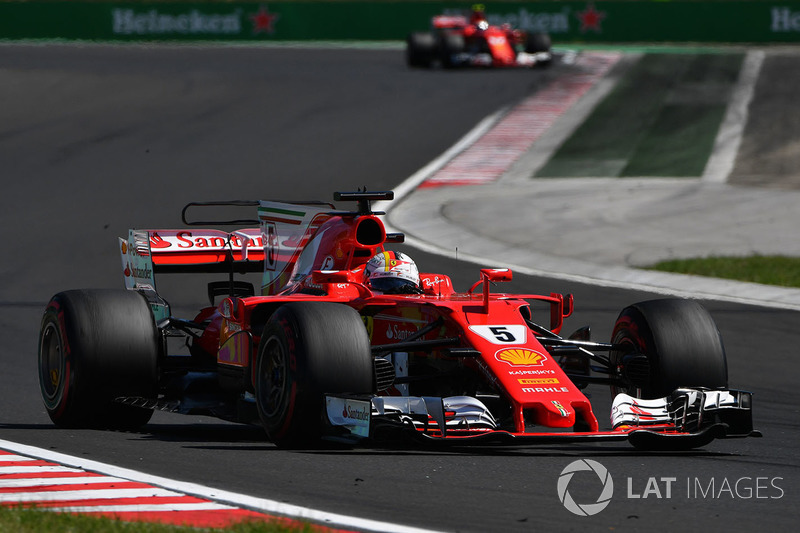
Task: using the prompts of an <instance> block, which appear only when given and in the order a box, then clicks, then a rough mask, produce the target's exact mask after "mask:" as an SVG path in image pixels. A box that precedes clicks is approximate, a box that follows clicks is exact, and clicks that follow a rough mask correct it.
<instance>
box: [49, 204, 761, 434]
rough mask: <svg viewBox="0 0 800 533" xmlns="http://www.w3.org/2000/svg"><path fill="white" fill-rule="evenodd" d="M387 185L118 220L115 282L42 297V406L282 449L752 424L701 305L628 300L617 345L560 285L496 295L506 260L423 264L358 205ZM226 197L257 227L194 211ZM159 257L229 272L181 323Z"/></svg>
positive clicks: (54, 413)
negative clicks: (178, 424) (604, 412)
mask: <svg viewBox="0 0 800 533" xmlns="http://www.w3.org/2000/svg"><path fill="white" fill-rule="evenodd" d="M392 197H393V194H392V193H391V192H384V193H369V192H354V193H337V194H336V195H335V200H337V201H355V202H357V205H358V208H357V209H356V210H355V211H337V210H335V209H334V207H333V205H330V204H322V203H285V202H272V201H262V202H238V203H237V202H233V203H231V202H222V203H217V204H207V203H206V204H190V205H189V206H187V207H186V208H185V209H184V212H183V221H184V223H186V224H187V227H186V228H184V229H178V230H130V232H129V235H128V237H127V238H125V239H120V252H121V254H122V267H123V271H124V276H125V283H126V288H127V290H122V289H120V290H72V291H66V292H62V293H59V294H57V295H55V296H54V297H53V298H52V300H51V301H50V303H49V304H48V306H47V308H46V311H45V313H44V317H43V320H42V327H41V334H40V339H39V380H40V384H41V391H42V396H43V399H44V403H45V405H46V407H47V411H48V413H49V415H50V417H51V418H52V420H53V421H54V422H55V423H56V424H57V425H59V426H67V427H75V426H78V427H86V426H90V427H108V428H135V427H138V426H141V425H143V424H145V423H146V422H147V421H148V420H149V418H150V416H151V414H152V410H153V409H162V410H169V411H174V412H178V413H186V414H205V415H211V416H216V417H219V418H222V419H226V420H232V421H237V422H243V423H254V424H261V425H262V426H263V427H264V429H265V430H266V433H267V435H268V437H269V439H270V440H272V441H273V442H275V443H277V444H278V445H282V446H301V445H308V444H313V443H316V442H319V440H320V439H334V440H338V441H346V442H358V441H360V440H370V439H373V440H375V441H381V440H384V441H385V440H389V441H391V440H393V439H405V438H407V437H410V438H411V439H416V440H419V441H422V442H437V443H449V444H458V445H467V444H478V443H480V444H491V445H495V444H524V443H556V442H559V443H560V442H576V441H578V442H583V441H598V440H600V441H606V440H628V441H630V442H631V443H632V444H633V445H634V446H637V447H640V448H647V449H664V448H667V449H682V448H692V447H698V446H703V445H705V444H707V443H708V442H710V441H711V440H713V439H714V438H722V437H744V436H749V435H757V432H754V431H753V429H752V417H751V394H750V393H748V392H743V391H737V390H728V389H727V388H726V387H727V366H726V359H725V352H724V350H723V346H722V342H721V340H720V336H719V333H718V331H717V329H716V327H715V325H714V322H713V321H712V319H711V318H710V316H709V314H708V313H707V312H706V311H705V310H704V309H703V308H702V307H701V306H700V305H698V304H697V303H695V302H693V301H689V300H679V299H667V300H654V301H647V302H642V303H638V304H635V305H632V306H630V307H628V308H626V309H624V310H623V311H622V313H621V314H620V315H619V318H618V320H617V323H616V326H615V327H614V331H613V338H612V339H611V342H610V343H597V342H592V341H590V340H589V338H588V337H589V333H588V328H583V329H580V330H578V331H577V332H576V333H575V334H574V335H572V336H569V337H564V336H562V335H561V334H560V330H561V327H562V323H563V320H564V318H565V317H567V316H570V314H571V313H572V309H573V300H572V297H571V296H569V295H567V296H564V295H561V294H550V295H536V294H498V293H494V292H492V291H491V286H492V284H495V283H499V282H504V281H508V280H510V279H511V277H512V273H511V272H510V271H509V270H507V269H491V268H487V269H482V270H480V273H479V276H478V279H477V280H476V282H475V284H474V285H472V287H469V288H468V289H467V290H466V291H465V292H458V291H456V290H455V289H454V287H453V285H452V283H451V279H450V278H449V277H448V276H447V275H445V274H426V273H422V274H420V273H418V271H417V270H416V265H415V264H414V263H413V261H412V260H411V259H410V258H408V257H407V256H405V255H404V254H402V253H400V252H394V251H389V250H387V245H388V244H391V243H399V242H402V240H403V236H402V234H387V233H386V230H385V227H384V225H383V223H382V221H381V219H380V218H379V215H380V214H381V213H376V212H373V211H372V209H371V207H370V202H372V201H375V200H389V199H391V198H392ZM232 204H234V205H237V206H252V209H253V211H255V210H256V208H257V212H258V219H257V220H252V221H246V220H245V221H243V220H237V221H230V223H231V224H233V225H237V226H239V227H240V226H242V225H249V224H252V225H257V226H258V227H251V228H245V229H235V230H233V231H221V230H216V229H204V228H202V227H198V225H199V226H206V225H209V224H210V223H209V222H189V221H187V214H188V213H197V212H198V210H199V211H200V212H203V210H209V209H212V208H213V209H216V207H215V206H220V205H225V206H230V205H232ZM215 212H216V211H215ZM217 224H223V222H217ZM162 272H163V273H170V272H172V273H191V272H201V273H217V274H220V275H221V276H222V277H223V279H221V280H219V281H211V282H210V283H208V299H209V305H208V306H207V307H204V308H203V309H200V310H199V311H198V312H197V313H196V315H195V316H193V317H191V318H188V319H186V318H178V317H175V316H173V315H172V313H171V312H170V305H169V304H168V303H167V302H166V301H165V300H164V299H163V298H162V297H161V296H160V295H159V292H157V290H156V284H155V276H154V274H156V273H162ZM248 272H251V273H253V272H260V273H261V274H262V282H261V285H262V286H261V291H260V293H261V294H260V295H255V290H254V286H253V284H252V283H250V282H247V281H243V280H242V279H239V278H240V275H239V274H240V273H245V274H246V273H248ZM252 275H253V274H251V276H252ZM218 300H219V301H218ZM540 315H541V316H540ZM542 322H544V323H545V324H546V325H543V324H542ZM589 383H603V384H607V385H609V386H610V387H611V389H612V392H613V393H614V394H615V397H614V401H613V407H612V412H611V413H610V416H611V424H610V429H605V430H601V429H600V424H599V423H598V420H597V418H596V416H595V413H594V411H593V409H592V405H591V404H590V403H589V400H588V399H587V397H586V396H585V395H584V394H583V392H582V389H583V388H584V387H585V386H586V385H587V384H589Z"/></svg>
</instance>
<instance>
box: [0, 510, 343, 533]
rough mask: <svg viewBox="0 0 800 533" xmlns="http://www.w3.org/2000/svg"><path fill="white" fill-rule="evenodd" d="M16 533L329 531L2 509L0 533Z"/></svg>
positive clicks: (275, 524) (311, 527)
mask: <svg viewBox="0 0 800 533" xmlns="http://www.w3.org/2000/svg"><path fill="white" fill-rule="evenodd" d="M7 531H8V532H14V533H197V532H198V531H203V532H225V533H301V532H302V533H312V532H314V533H319V532H320V531H327V530H326V529H325V528H320V527H318V526H314V525H311V524H308V523H304V524H301V525H291V524H282V523H279V522H255V521H248V522H241V523H238V524H233V525H231V526H228V527H226V528H224V529H223V528H195V527H188V526H178V525H171V524H162V523H156V522H124V521H122V520H115V519H113V518H105V517H101V516H92V515H78V514H70V513H54V512H50V511H44V510H41V509H23V508H20V507H3V506H0V532H7Z"/></svg>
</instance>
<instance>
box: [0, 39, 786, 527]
mask: <svg viewBox="0 0 800 533" xmlns="http://www.w3.org/2000/svg"><path fill="white" fill-rule="evenodd" d="M565 68H568V67H566V66H556V67H554V68H552V69H549V70H547V71H534V72H529V71H508V72H492V71H472V72H440V71H431V72H418V71H409V70H407V69H406V68H405V67H404V65H403V63H402V60H401V56H400V54H399V53H398V52H397V51H367V50H295V49H283V48H281V49H268V48H263V49H247V48H220V49H203V48H192V47H164V48H159V47H145V46H141V47H136V46H131V47H106V46H54V45H47V46H11V45H3V46H0V80H2V83H0V102H3V104H2V106H0V169H2V176H3V177H2V181H3V194H2V196H0V207H1V209H0V228H2V230H0V231H2V242H3V245H2V262H1V263H0V325H1V326H2V328H3V332H4V342H3V345H2V348H0V369H2V370H0V413H2V414H0V438H2V439H5V440H11V441H16V442H20V443H23V444H28V445H33V446H38V447H42V448H45V449H51V450H54V451H57V452H61V453H67V454H71V455H75V456H79V457H87V458H91V459H94V460H97V461H102V462H107V463H112V464H115V465H118V466H121V467H125V468H132V469H136V470H140V471H144V472H147V473H151V474H156V475H160V476H165V477H172V478H175V479H178V480H181V481H190V482H194V483H200V484H205V485H209V486H213V487H218V488H220V489H225V490H229V491H234V492H241V493H246V494H249V495H252V496H257V497H263V498H271V499H275V500H279V501H285V502H288V503H292V504H296V505H303V506H307V507H312V508H317V509H320V510H324V511H329V512H336V513H341V514H348V515H356V516H361V517H365V518H373V519H378V520H384V521H391V522H397V523H400V524H405V525H410V526H417V527H423V528H431V529H440V530H446V531H536V530H540V529H547V530H571V529H579V528H580V529H583V528H587V527H592V528H603V529H610V528H614V529H616V530H634V529H641V528H645V527H646V528H648V529H650V530H656V531H658V530H675V529H678V528H680V529H685V528H687V527H691V528H693V529H694V528H697V529H706V530H723V529H724V530H726V531H750V530H753V529H754V528H759V529H760V528H762V527H764V526H767V527H768V528H769V529H776V530H777V529H787V530H792V529H796V527H797V525H798V518H797V513H796V506H797V503H798V495H800V461H799V460H798V454H797V449H798V444H797V443H798V442H800V427H799V426H798V422H799V420H798V405H800V392H798V390H797V387H796V377H795V376H796V375H797V373H798V362H797V359H796V346H798V345H800V328H798V323H799V321H798V319H799V318H800V315H798V313H796V312H791V311H782V310H776V309H766V308H758V307H748V306H742V305H735V304H728V303H719V302H713V301H707V302H705V304H706V306H707V307H708V308H709V310H710V311H711V313H712V315H713V316H714V318H715V320H716V321H717V324H718V326H719V328H720V331H721V333H722V336H723V338H724V339H725V343H726V347H727V351H728V364H729V374H730V385H731V386H732V387H740V388H746V389H749V390H752V391H753V392H754V393H755V414H754V418H755V421H756V427H757V428H758V429H760V430H762V431H763V432H764V435H765V437H764V438H763V439H746V440H735V441H722V442H716V443H713V444H712V445H709V446H708V447H706V448H705V449H704V450H701V451H696V452H691V453H638V452H636V451H635V450H634V449H633V448H631V447H629V446H628V445H626V444H617V445H589V446H578V445H570V446H558V447H553V446H548V447H537V448H513V449H505V448H504V449H490V450H484V449H459V450H448V451H435V450H414V449H408V448H368V449H356V450H322V451H281V450H277V449H276V448H274V447H273V446H272V445H271V444H270V443H268V442H266V441H265V440H264V438H263V436H262V433H261V431H260V430H259V429H258V428H250V427H246V426H238V425H233V424H226V423H222V422H218V421H215V420H213V419H207V418H202V417H181V416H178V415H169V414H164V413H158V414H157V415H156V416H155V417H154V418H153V421H152V422H151V423H150V424H149V425H148V426H146V427H145V428H144V430H143V431H141V432H138V433H125V432H100V431H88V430H57V429H55V428H54V427H53V426H52V424H51V423H50V421H49V419H48V417H47V415H46V413H45V411H44V408H43V406H42V404H41V400H40V397H39V391H38V383H37V379H36V342H37V336H38V329H39V321H40V318H41V313H42V310H43V308H44V305H45V303H46V302H47V300H48V299H49V297H50V296H51V295H52V294H53V293H55V292H57V291H59V290H63V289H68V288H82V287H121V286H122V277H121V273H120V267H119V258H118V256H117V247H116V240H115V239H116V237H117V236H119V235H123V234H125V232H126V231H127V229H128V228H129V227H179V213H180V209H181V207H182V206H183V205H184V204H185V203H186V202H188V201H192V200H211V199H258V198H274V199H307V198H315V199H317V198H319V199H326V198H328V197H329V195H330V193H331V191H334V190H343V189H344V190H346V189H354V188H355V187H358V186H363V185H367V186H369V187H370V188H371V189H387V188H391V187H393V186H395V185H397V184H398V183H400V182H401V181H402V180H403V179H404V178H405V177H407V176H409V175H411V174H412V173H413V172H415V171H416V170H417V169H419V168H420V167H422V166H423V165H425V164H426V163H427V162H428V161H430V160H431V159H433V158H434V157H436V156H437V155H438V154H440V153H442V152H443V151H444V150H445V149H446V148H448V147H449V146H450V145H452V144H453V143H454V142H455V141H456V140H457V139H458V138H459V137H460V136H461V135H462V134H463V133H464V132H465V131H467V130H468V129H469V128H471V127H472V126H473V125H474V124H476V123H477V122H478V121H479V120H481V119H482V118H483V117H485V116H487V115H489V114H490V113H492V112H493V111H495V110H497V109H498V108H499V107H502V106H505V105H509V104H513V103H514V102H515V101H517V100H519V99H520V98H522V97H523V96H526V95H527V94H529V93H530V92H531V91H534V90H536V88H537V87H539V86H541V84H542V83H543V82H544V80H545V79H546V78H548V77H552V76H558V75H559V72H562V70H561V69H565ZM410 251H411V252H412V253H413V254H414V257H415V259H416V260H417V262H418V264H420V265H421V266H422V268H423V270H426V271H430V272H443V273H448V274H451V275H452V277H453V280H454V283H455V285H456V287H457V288H459V289H464V288H466V287H467V286H468V284H469V283H471V282H472V281H474V280H475V279H477V269H478V266H476V265H473V264H468V263H465V262H459V261H455V260H450V259H445V258H441V257H436V256H432V255H428V254H425V253H422V252H414V251H413V250H410ZM508 289H509V290H510V291H512V290H519V291H524V292H544V293H549V292H551V291H556V292H572V293H574V294H575V298H576V304H577V306H576V307H577V310H576V313H575V315H574V316H573V318H570V319H569V320H568V321H567V325H566V327H565V329H566V330H571V329H576V328H577V327H580V326H583V325H586V324H590V325H592V326H593V333H594V338H595V339H597V340H606V339H608V337H609V335H610V330H611V326H612V324H613V321H614V319H615V317H616V315H617V314H618V312H619V311H620V310H621V309H622V308H623V307H624V306H625V305H628V304H630V303H633V302H635V301H639V300H643V299H648V298H651V297H652V295H649V294H646V293H641V292H633V291H626V290H619V289H604V288H597V287H592V286H588V285H579V284H573V283H567V282H561V281H552V280H547V279H543V278H535V277H525V276H518V277H517V279H516V280H515V281H514V282H513V283H512V286H511V287H508ZM170 290H172V291H173V292H172V293H170V294H169V295H168V296H171V298H172V301H173V303H174V304H175V303H178V300H179V299H180V300H181V301H182V302H184V303H185V304H186V307H185V309H192V308H195V307H196V306H199V305H201V304H202V296H201V295H202V294H203V293H204V287H203V286H202V285H197V284H195V285H192V284H191V281H190V280H186V279H183V278H179V279H176V280H171V283H170ZM179 307H180V306H179ZM179 310H180V309H179ZM589 391H590V393H591V394H592V400H593V401H594V403H595V413H596V415H597V416H598V419H599V420H600V422H601V425H602V424H604V423H605V421H606V420H607V418H606V417H607V413H608V409H609V403H610V399H609V394H608V391H607V390H605V389H602V388H590V389H589ZM578 458H589V459H594V460H596V461H599V462H601V463H602V464H603V465H604V466H605V467H607V468H608V470H609V472H610V473H611V475H612V477H613V479H614V482H615V490H614V498H613V499H612V501H611V503H610V505H609V506H608V508H606V509H605V510H604V511H602V512H601V513H600V514H598V515H596V516H593V517H589V518H586V517H577V516H574V515H572V514H570V513H569V512H568V511H566V510H565V509H564V507H563V506H562V505H561V504H560V502H559V500H558V496H557V491H556V483H557V479H558V476H559V474H560V473H561V471H562V469H564V468H565V467H566V466H567V465H568V464H569V463H570V462H572V461H573V460H576V459H578ZM651 477H653V478H656V480H655V481H650V478H651ZM661 478H675V481H674V482H671V483H672V484H671V489H672V490H671V497H670V498H667V497H666V485H667V484H668V483H670V482H667V481H662V480H661ZM765 480H766V481H765ZM737 482H739V484H738V487H737V488H738V493H737V492H735V491H733V490H730V491H727V490H724V487H725V486H726V484H727V486H728V488H729V489H734V487H736V483H737ZM648 483H650V489H651V490H649V491H647V495H648V497H647V498H632V497H629V495H633V496H637V495H638V496H642V495H644V493H645V492H646V489H647V488H648ZM687 483H688V486H687ZM712 483H713V484H714V488H713V489H712V490H711V491H709V490H708V487H709V486H710V485H711V484H712ZM653 484H656V485H658V487H659V491H658V492H659V493H660V495H661V496H662V498H657V497H656V496H657V494H656V493H655V492H654V491H653V490H652V487H653ZM698 485H699V486H700V487H701V491H700V492H698V491H697V489H696V487H697V486H698ZM748 487H749V488H751V489H752V491H751V492H748V490H747V488H748ZM759 487H760V488H759ZM757 489H758V490H757ZM599 490H600V489H599V484H598V482H597V480H596V479H595V480H592V479H591V478H590V477H587V478H583V479H582V483H580V484H578V483H575V482H574V483H572V484H571V485H570V493H571V494H572V496H573V497H574V498H575V499H576V500H577V501H581V500H582V501H584V502H586V501H589V500H592V499H593V498H596V497H597V495H598V494H599ZM748 494H750V497H749V498H748V497H746V496H747V495H748Z"/></svg>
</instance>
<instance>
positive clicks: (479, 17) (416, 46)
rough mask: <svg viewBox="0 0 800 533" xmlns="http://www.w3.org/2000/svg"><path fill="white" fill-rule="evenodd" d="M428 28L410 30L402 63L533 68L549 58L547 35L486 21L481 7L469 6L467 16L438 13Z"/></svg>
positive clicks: (425, 66)
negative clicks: (470, 7)
mask: <svg viewBox="0 0 800 533" xmlns="http://www.w3.org/2000/svg"><path fill="white" fill-rule="evenodd" d="M431 26H432V29H431V30H430V31H424V32H414V33H411V34H410V35H409V36H408V38H407V39H406V62H407V63H408V65H409V66H410V67H424V68H428V67H431V66H432V65H433V64H434V63H439V64H441V65H442V66H443V67H445V68H452V67H469V66H479V67H533V66H536V65H540V66H541V65H548V64H550V62H551V60H552V55H551V52H550V36H549V35H547V34H546V33H530V34H528V33H526V32H524V31H522V30H519V29H515V28H512V27H510V26H509V25H507V24H504V25H503V26H493V25H491V24H489V22H488V21H487V19H486V16H485V14H484V12H483V7H482V6H475V7H473V10H472V13H471V14H470V16H469V18H468V17H466V16H462V15H438V16H435V17H433V20H432V21H431Z"/></svg>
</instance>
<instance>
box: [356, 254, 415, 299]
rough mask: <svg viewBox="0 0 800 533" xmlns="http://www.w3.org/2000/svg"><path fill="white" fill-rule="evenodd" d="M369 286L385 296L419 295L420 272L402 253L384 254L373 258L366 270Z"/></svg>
mask: <svg viewBox="0 0 800 533" xmlns="http://www.w3.org/2000/svg"><path fill="white" fill-rule="evenodd" d="M364 272H365V276H366V282H367V284H368V285H369V286H370V287H371V288H373V289H375V290H376V291H380V292H382V293H385V294H419V293H421V292H422V291H421V290H420V287H419V270H417V265H416V264H415V263H414V260H413V259H411V258H410V257H408V256H407V255H406V254H404V253H401V252H382V253H379V254H377V255H375V256H373V257H372V259H370V260H369V262H368V263H367V266H366V268H365V270H364Z"/></svg>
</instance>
